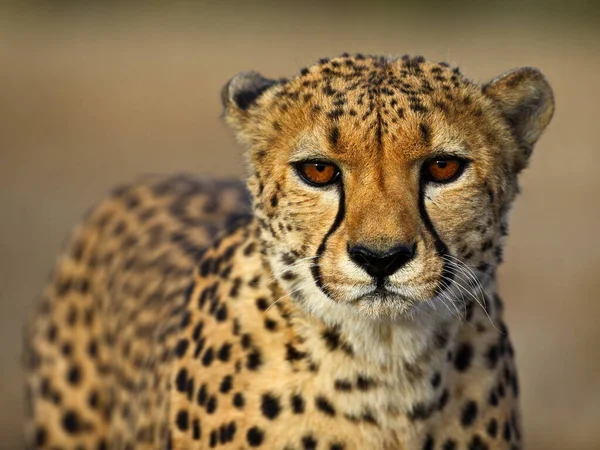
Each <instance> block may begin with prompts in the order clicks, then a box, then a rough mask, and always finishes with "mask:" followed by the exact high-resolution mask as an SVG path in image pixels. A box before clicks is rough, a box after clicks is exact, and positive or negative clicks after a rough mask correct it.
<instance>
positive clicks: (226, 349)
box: [217, 342, 231, 362]
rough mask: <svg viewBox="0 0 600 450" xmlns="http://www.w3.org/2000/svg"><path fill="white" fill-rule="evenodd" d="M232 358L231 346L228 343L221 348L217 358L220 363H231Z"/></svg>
mask: <svg viewBox="0 0 600 450" xmlns="http://www.w3.org/2000/svg"><path fill="white" fill-rule="evenodd" d="M230 356H231V344H229V343H227V342H226V343H224V344H223V345H222V346H221V348H220V349H219V351H218V352H217V358H219V360H220V361H223V362H227V361H229V358H230Z"/></svg>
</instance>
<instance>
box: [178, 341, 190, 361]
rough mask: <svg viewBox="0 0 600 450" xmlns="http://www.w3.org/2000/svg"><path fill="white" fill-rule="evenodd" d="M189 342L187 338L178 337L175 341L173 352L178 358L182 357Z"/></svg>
mask: <svg viewBox="0 0 600 450" xmlns="http://www.w3.org/2000/svg"><path fill="white" fill-rule="evenodd" d="M189 344H190V341H188V340H187V339H180V340H179V342H177V345H176V346H175V354H176V355H177V356H178V357H179V358H182V357H183V356H184V355H185V352H186V351H187V348H188V346H189Z"/></svg>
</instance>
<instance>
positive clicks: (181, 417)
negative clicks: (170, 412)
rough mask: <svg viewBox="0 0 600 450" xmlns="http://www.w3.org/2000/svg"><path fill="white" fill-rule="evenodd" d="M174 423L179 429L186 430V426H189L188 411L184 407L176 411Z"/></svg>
mask: <svg viewBox="0 0 600 450" xmlns="http://www.w3.org/2000/svg"><path fill="white" fill-rule="evenodd" d="M175 423H176V424H177V428H179V429H180V430H181V431H186V430H187V429H188V427H189V426H190V424H189V416H188V412H187V411H186V410H185V409H182V410H180V411H179V412H178V413H177V417H176V418H175Z"/></svg>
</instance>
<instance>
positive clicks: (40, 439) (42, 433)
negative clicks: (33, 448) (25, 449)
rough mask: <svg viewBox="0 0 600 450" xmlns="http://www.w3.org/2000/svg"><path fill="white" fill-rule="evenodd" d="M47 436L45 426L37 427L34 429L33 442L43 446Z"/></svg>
mask: <svg viewBox="0 0 600 450" xmlns="http://www.w3.org/2000/svg"><path fill="white" fill-rule="evenodd" d="M47 438H48V433H46V429H45V428H41V427H40V428H38V429H37V430H35V444H36V445H37V446H38V447H43V446H44V445H45V444H46V440H47Z"/></svg>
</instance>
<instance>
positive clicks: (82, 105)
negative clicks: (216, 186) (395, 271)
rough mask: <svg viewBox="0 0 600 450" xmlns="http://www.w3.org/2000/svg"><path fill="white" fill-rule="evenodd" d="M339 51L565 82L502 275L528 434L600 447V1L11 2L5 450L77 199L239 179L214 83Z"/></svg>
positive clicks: (1, 122) (0, 312)
mask: <svg viewBox="0 0 600 450" xmlns="http://www.w3.org/2000/svg"><path fill="white" fill-rule="evenodd" d="M346 51H347V52H365V53H385V54H403V53H411V54H422V55H425V56H426V57H427V58H429V59H433V60H446V61H449V62H452V63H454V64H458V65H460V67H461V69H462V70H463V72H464V73H466V74H467V75H469V76H471V77H472V78H474V79H476V80H479V81H486V80H488V79H490V78H492V77H494V76H496V75H498V74H500V73H502V72H504V71H506V70H508V69H511V68H514V67H517V66H523V65H531V66H535V67H538V68H540V69H541V70H542V71H543V72H544V73H545V74H546V76H547V77H548V79H549V80H550V82H551V84H552V85H553V86H554V89H555V93H556V103H557V110H556V115H555V118H554V121H553V123H552V124H551V125H550V127H549V129H548V131H547V132H546V134H545V135H544V136H543V137H542V139H541V141H540V142H539V144H538V146H537V148H536V151H535V153H534V156H533V160H532V165H531V168H530V169H529V170H527V171H526V172H525V173H524V175H523V177H522V186H523V194H522V195H521V197H520V198H519V199H518V201H517V204H516V207H515V209H514V214H513V219H512V233H511V238H510V240H509V246H508V249H507V252H506V263H505V264H504V266H503V268H502V269H501V274H500V277H501V280H500V285H501V292H502V293H503V297H504V298H505V302H506V303H507V314H508V323H509V326H510V329H511V332H512V336H513V340H514V342H515V346H516V348H517V359H518V364H519V368H520V376H521V381H522V382H521V384H522V406H523V409H524V413H525V430H526V439H527V443H528V448H529V449H532V450H554V449H556V450H558V449H578V450H579V449H581V450H586V449H595V450H597V449H599V448H600V326H599V324H598V318H599V317H600V296H599V294H598V293H599V292H600V239H599V238H598V236H599V231H600V201H599V194H600V177H598V176H597V174H598V167H599V166H598V165H599V164H600V156H599V152H600V148H599V144H598V142H599V141H600V139H599V137H598V135H599V133H600V127H599V126H598V120H599V119H598V118H599V117H600V106H599V105H600V78H599V77H600V75H599V74H600V8H598V5H597V4H596V3H595V2H592V1H583V0H581V1H576V0H575V1H565V2H560V1H556V0H546V1H542V0H538V1H536V0H529V1H516V0H512V1H511V0H508V1H503V2H501V3H486V2H484V1H479V2H476V1H468V0H462V1H458V2H444V1H437V2H436V1H421V2H415V1H397V2H393V1H374V0H372V1H370V2H368V3H367V2H364V3H361V2H341V1H340V2H327V1H321V2H311V1H309V0H304V1H298V2H282V1H279V2H276V1H271V2H269V1H265V2H237V3H236V2H202V1H197V2H187V3H186V2H167V1H164V2H159V1H154V2H152V1H150V2H130V3H123V2H121V3H118V2H99V1H91V0H88V1H79V2H69V1H53V2H50V1H20V2H10V1H3V2H2V3H0V377H1V378H0V405H1V407H0V448H2V449H6V450H12V449H15V450H17V449H18V450H20V449H21V448H22V442H21V434H20V427H21V411H22V405H21V402H22V400H21V379H22V376H21V373H20V369H19V356H20V351H21V336H20V333H21V325H22V322H23V321H24V318H25V316H26V314H27V311H28V310H29V308H30V306H31V303H32V301H33V299H34V297H35V296H36V294H37V293H38V292H39V291H40V289H41V288H42V285H43V283H44V279H45V276H46V274H47V273H48V271H49V269H50V267H51V266H52V264H53V261H54V258H55V256H56V253H57V251H58V249H59V246H60V244H61V242H62V241H63V239H64V238H65V236H66V234H67V232H68V230H69V229H70V228H71V227H72V225H73V224H74V223H76V222H77V221H78V220H79V218H80V217H81V216H82V214H83V213H84V211H85V210H86V209H87V208H88V207H89V206H90V205H91V204H93V203H94V202H95V201H97V200H98V199H99V198H101V197H102V196H103V195H104V194H105V193H106V192H107V190H108V189H109V188H110V187H112V186H113V185H114V184H116V183H120V182H123V181H127V180H130V179H131V178H132V177H133V176H135V175H136V174H140V173H148V172H178V171H186V172H194V173H199V174H202V173H204V174H212V175H230V176H240V175H241V174H243V171H244V167H243V165H242V157H241V150H240V149H239V148H238V147H237V146H236V144H235V143H234V141H233V139H232V137H231V136H230V134H229V132H228V131H227V130H226V128H225V126H224V125H223V124H222V123H221V121H220V119H219V115H220V112H221V107H220V101H219V93H220V89H221V86H222V85H223V84H224V83H225V82H226V81H227V79H228V78H229V77H231V76H232V75H233V74H235V73H236V72H238V71H241V70H249V69H253V70H258V71H260V72H262V73H263V74H265V75H267V76H271V77H281V76H290V75H293V74H294V73H296V72H297V70H298V69H299V68H300V67H303V66H306V65H309V64H312V63H313V62H316V60H317V59H318V58H319V57H323V56H332V55H337V54H340V53H343V52H346Z"/></svg>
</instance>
